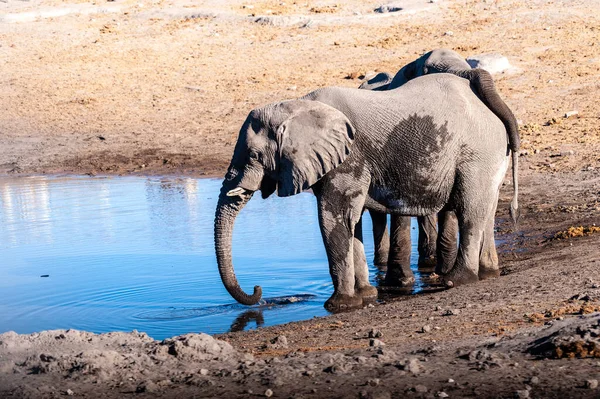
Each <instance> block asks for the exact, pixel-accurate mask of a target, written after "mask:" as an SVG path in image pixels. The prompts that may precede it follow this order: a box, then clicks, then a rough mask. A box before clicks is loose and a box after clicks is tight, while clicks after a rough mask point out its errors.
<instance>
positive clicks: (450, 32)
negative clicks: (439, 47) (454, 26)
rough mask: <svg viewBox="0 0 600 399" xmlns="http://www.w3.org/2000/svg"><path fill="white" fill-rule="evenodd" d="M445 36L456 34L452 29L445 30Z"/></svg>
mask: <svg viewBox="0 0 600 399" xmlns="http://www.w3.org/2000/svg"><path fill="white" fill-rule="evenodd" d="M444 36H454V32H452V31H451V30H449V31H447V32H444Z"/></svg>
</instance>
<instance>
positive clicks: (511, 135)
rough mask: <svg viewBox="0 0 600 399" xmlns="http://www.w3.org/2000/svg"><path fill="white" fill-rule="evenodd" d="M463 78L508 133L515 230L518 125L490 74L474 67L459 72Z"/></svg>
mask: <svg viewBox="0 0 600 399" xmlns="http://www.w3.org/2000/svg"><path fill="white" fill-rule="evenodd" d="M459 75H460V76H461V77H463V78H466V79H468V80H469V82H471V87H473V89H474V90H475V93H476V94H477V95H478V96H479V98H480V99H481V101H482V102H483V103H484V104H485V105H486V106H487V107H488V108H489V109H490V111H492V112H493V113H494V114H495V115H496V116H497V117H498V118H499V119H500V120H501V121H502V123H503V124H504V128H505V129H506V133H507V135H508V150H509V151H510V152H512V178H513V189H514V194H513V199H512V201H511V203H510V217H511V219H512V222H513V228H514V230H515V231H516V230H517V228H518V222H519V217H520V210H519V202H518V195H519V148H520V146H521V139H520V137H519V125H518V123H517V119H516V118H515V115H514V114H513V113H512V111H511V110H510V108H508V105H506V103H505V102H504V101H503V100H502V98H500V95H499V94H498V91H497V90H496V86H495V85H494V80H493V79H492V75H490V73H489V72H488V71H486V70H484V69H480V68H476V69H471V70H464V71H461V72H460V73H459Z"/></svg>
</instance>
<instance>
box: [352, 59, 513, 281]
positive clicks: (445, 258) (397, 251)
mask: <svg viewBox="0 0 600 399" xmlns="http://www.w3.org/2000/svg"><path fill="white" fill-rule="evenodd" d="M433 73H451V74H454V75H456V76H460V77H462V78H465V79H467V80H469V82H470V83H471V86H472V88H473V90H474V92H475V94H477V96H478V97H479V98H480V99H481V100H482V101H483V102H484V104H485V105H486V106H487V107H488V108H489V109H490V110H491V111H492V112H493V113H494V114H495V115H496V116H498V118H499V119H500V120H501V121H502V123H503V124H504V126H505V128H506V131H507V134H508V139H509V140H508V141H509V147H510V150H511V151H512V160H513V164H514V167H513V181H514V182H515V184H518V173H517V172H518V154H519V143H520V138H519V131H518V125H517V121H516V118H515V117H514V115H513V113H512V112H511V111H510V109H509V107H508V106H507V105H506V104H505V103H504V101H502V99H501V98H500V96H499V94H498V92H497V91H496V89H495V87H494V83H493V80H492V78H491V76H490V75H489V73H488V72H486V71H484V70H482V69H471V67H470V65H469V64H468V63H467V62H466V61H465V59H464V58H462V57H461V56H460V54H458V53H457V52H455V51H453V50H450V49H436V50H433V51H430V52H428V53H426V54H424V55H423V56H421V57H419V58H418V59H416V60H414V61H413V62H411V63H409V64H407V65H405V66H404V67H402V68H401V69H400V70H399V71H398V72H397V73H396V75H395V76H393V77H392V76H391V75H390V74H388V73H385V72H382V73H379V74H377V75H376V76H375V77H373V78H371V79H369V80H368V81H366V82H364V83H362V84H361V85H360V87H359V88H360V89H365V90H376V91H384V90H394V89H396V88H398V87H400V86H402V85H403V84H405V83H406V82H408V81H409V80H412V79H414V78H416V77H419V76H423V75H427V74H433ZM516 198H517V196H515V201H514V202H513V203H512V204H511V216H512V218H513V221H514V223H515V225H516V223H517V219H518V204H517V202H516ZM370 214H371V219H372V220H373V235H374V237H375V259H374V262H375V264H378V265H383V264H385V265H387V274H386V278H385V282H386V284H391V285H409V284H412V283H414V277H413V274H412V271H411V270H410V253H411V239H410V218H408V217H402V216H397V215H394V216H392V226H391V236H388V234H387V217H386V215H385V214H381V213H378V212H376V211H370ZM417 222H418V225H419V244H418V250H419V264H422V263H424V262H425V263H428V262H430V261H433V259H434V257H435V255H436V252H437V267H436V272H437V273H438V274H444V273H446V272H447V271H448V270H449V269H450V268H451V267H452V265H453V263H454V260H455V258H456V249H457V248H456V241H457V238H458V237H457V235H458V225H457V224H458V222H457V220H456V216H455V215H454V213H453V212H451V211H449V212H444V213H441V214H440V215H439V228H440V234H439V237H438V231H437V225H438V218H437V217H436V215H428V216H422V217H419V218H417ZM390 241H391V242H390ZM438 241H439V242H438ZM480 277H483V276H480Z"/></svg>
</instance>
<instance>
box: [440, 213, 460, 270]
mask: <svg viewBox="0 0 600 399" xmlns="http://www.w3.org/2000/svg"><path fill="white" fill-rule="evenodd" d="M438 226H439V232H438V242H437V248H436V252H437V265H436V268H435V272H436V273H437V274H446V273H448V272H449V271H450V269H452V266H454V262H455V261H456V254H457V252H458V247H457V245H456V242H457V240H458V219H457V218H456V213H454V212H453V211H442V212H440V213H439V214H438Z"/></svg>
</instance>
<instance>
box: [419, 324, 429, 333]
mask: <svg viewBox="0 0 600 399" xmlns="http://www.w3.org/2000/svg"><path fill="white" fill-rule="evenodd" d="M421 332H423V333H430V332H431V326H430V325H425V326H423V327H421Z"/></svg>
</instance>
